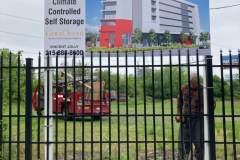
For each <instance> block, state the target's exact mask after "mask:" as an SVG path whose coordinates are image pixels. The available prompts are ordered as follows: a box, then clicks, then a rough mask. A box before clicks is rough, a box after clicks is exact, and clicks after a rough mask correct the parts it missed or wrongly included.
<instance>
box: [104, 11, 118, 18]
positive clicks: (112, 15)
mask: <svg viewBox="0 0 240 160" xmlns="http://www.w3.org/2000/svg"><path fill="white" fill-rule="evenodd" d="M103 19H116V12H114V11H113V12H112V11H111V12H105V13H104V14H103Z"/></svg>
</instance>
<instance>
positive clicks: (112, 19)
mask: <svg viewBox="0 0 240 160" xmlns="http://www.w3.org/2000/svg"><path fill="white" fill-rule="evenodd" d="M102 5H103V10H102V15H103V17H102V19H101V22H102V25H101V29H100V30H99V31H100V46H106V47H123V46H127V45H128V46H131V44H132V34H133V31H134V29H135V28H140V30H141V31H142V34H143V45H144V46H148V45H149V44H148V33H149V31H150V29H154V30H155V32H156V33H157V34H158V42H157V43H156V45H160V44H161V42H162V36H163V33H164V32H165V31H166V30H169V31H170V33H171V34H172V37H173V42H179V34H180V32H181V31H184V32H185V33H189V32H190V31H192V32H194V33H195V35H196V36H199V35H200V20H199V11H198V5H196V4H193V3H190V2H188V1H186V0H102ZM188 43H189V42H188Z"/></svg>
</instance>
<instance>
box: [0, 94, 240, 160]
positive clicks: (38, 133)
mask: <svg viewBox="0 0 240 160" xmlns="http://www.w3.org/2000/svg"><path fill="white" fill-rule="evenodd" d="M234 105H235V113H236V115H239V114H240V108H239V107H238V106H239V102H235V103H234ZM21 106H22V107H21V108H20V113H21V115H24V114H25V110H24V105H21ZM118 106H119V107H118ZM173 106H174V108H173V113H174V114H176V103H174V104H173ZM163 109H164V110H163ZM111 110H112V115H117V114H118V112H119V114H120V115H121V116H119V117H118V116H112V117H111V118H110V119H111V123H110V122H109V117H108V116H104V117H103V118H102V128H101V121H100V120H95V121H93V123H92V121H91V119H90V118H86V119H85V121H82V120H81V119H76V121H75V122H74V121H67V122H65V121H64V120H62V119H60V118H53V142H56V141H58V145H57V152H58V153H57V154H58V156H59V158H60V159H61V157H63V156H64V152H65V144H64V143H63V142H64V141H67V142H69V143H67V144H66V149H67V156H68V157H71V156H73V151H74V145H73V143H71V142H73V141H75V142H76V143H75V149H76V156H77V158H79V159H80V158H81V157H82V150H83V148H82V147H83V146H82V141H83V139H84V142H85V144H84V152H85V159H91V151H92V149H93V153H94V154H93V157H94V158H95V159H99V157H100V149H101V148H102V157H105V158H106V159H108V158H111V159H117V158H118V150H119V149H120V158H121V159H127V152H128V151H129V158H130V159H136V146H137V147H138V153H139V157H140V158H141V159H144V157H145V149H146V148H145V143H144V142H145V140H146V139H145V137H147V141H153V140H154V132H155V133H156V137H155V138H156V140H157V141H159V142H158V143H156V150H157V151H158V152H161V153H159V157H161V156H162V151H163V148H164V147H165V149H166V152H167V154H169V155H168V156H170V157H171V155H172V147H174V150H175V152H177V143H175V144H174V146H173V145H172V143H166V144H163V143H161V141H163V140H165V141H172V139H173V140H175V141H177V140H178V129H179V124H178V123H176V122H175V120H174V117H171V116H164V119H163V117H162V116H160V115H161V114H171V111H172V110H171V104H170V101H165V102H164V107H163V106H162V103H161V101H157V102H156V104H155V114H157V115H158V116H156V117H155V130H154V118H153V116H146V117H144V114H145V112H144V111H146V115H152V114H153V104H152V102H151V101H148V102H147V103H146V106H144V103H143V102H142V101H138V104H137V105H136V107H135V103H134V99H130V101H129V105H128V106H126V103H124V102H121V103H120V104H119V105H118V104H117V102H112V105H111ZM127 110H128V114H129V116H128V118H127V116H126V114H127ZM225 110H226V113H225V114H226V115H231V103H230V102H226V103H225ZM135 112H137V115H138V116H137V119H136V118H135ZM17 113H18V108H17V107H16V106H14V105H13V106H12V115H17ZM33 114H34V115H36V112H33ZM4 115H9V109H8V108H7V109H6V110H5V112H4ZM215 115H223V114H222V103H221V101H219V102H217V108H216V109H215ZM18 120H19V123H18ZM136 120H137V121H136ZM225 120H226V136H227V142H232V141H233V137H232V136H233V134H232V118H226V119H225ZM10 121H11V123H9V122H10ZM163 121H164V125H163V123H162V122H163ZM172 121H173V125H172ZM145 122H146V127H145ZM3 123H4V125H5V126H6V127H5V130H4V132H3V134H4V141H5V142H6V143H4V145H3V157H4V158H6V159H8V158H9V147H11V152H12V154H11V158H12V159H17V153H18V152H19V154H20V159H24V156H25V150H24V148H25V144H24V143H17V141H18V140H19V141H20V142H24V141H25V118H24V117H20V118H17V117H12V118H11V119H10V118H9V117H4V119H3ZM32 123H33V126H32V131H33V136H32V139H33V157H32V158H33V159H37V156H38V144H37V142H38V140H39V139H40V142H44V118H40V121H38V118H33V120H32ZM118 124H120V125H118ZM136 124H137V125H136ZM38 125H40V128H38ZM110 125H111V128H110ZM83 126H84V128H83ZM127 126H128V128H127ZM163 127H164V128H163ZM10 128H11V132H12V133H11V135H10V134H9V131H10ZM74 128H76V130H75V132H74ZM91 128H93V135H91V132H92V130H91ZM136 128H137V134H136ZM127 129H128V131H129V134H128V135H129V137H128V138H127ZM145 129H146V130H145ZM172 129H173V134H172ZM215 129H216V133H215V136H216V141H217V142H223V137H224V131H223V118H221V117H216V118H215ZM100 130H102V134H101V135H102V141H109V138H111V141H112V142H114V143H112V144H111V146H110V145H109V143H102V144H100V140H101V138H100V136H101V135H100ZM18 131H20V134H17V133H18ZM65 131H66V135H65ZM110 132H111V135H110V134H109V133H110ZM74 133H75V134H74ZM83 134H84V136H83ZM164 134H165V139H163V135H164ZM56 137H57V138H56ZM74 137H75V139H74ZM235 137H236V138H235V140H236V141H238V142H239V141H240V119H239V118H235ZM92 138H93V139H92ZM136 138H137V139H138V141H139V143H138V145H136V143H132V142H133V141H136ZM127 140H129V141H130V143H129V144H128V145H127V143H126V142H127ZM8 141H13V142H14V143H12V144H9V143H8ZM92 141H94V143H93V144H91V142H92ZM119 141H120V142H121V143H120V144H119V145H118V143H117V142H119ZM92 145H93V148H91V146H92ZM164 145H165V146H164ZM39 147H40V153H39V154H40V157H41V159H44V152H45V149H44V144H43V143H42V144H40V145H39ZM110 147H111V157H109V149H110ZM17 148H19V150H18V149H17ZM53 150H54V155H55V154H56V145H55V143H54V145H53ZM239 150H240V146H239V145H237V151H239ZM153 151H154V144H153V143H148V144H147V152H148V153H150V152H153ZM232 153H233V145H231V144H228V145H227V155H228V156H229V157H231V156H232ZM216 154H217V157H218V158H224V146H223V145H222V144H221V145H216ZM229 157H228V158H229ZM149 158H153V157H151V155H149Z"/></svg>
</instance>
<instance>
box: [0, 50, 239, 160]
mask: <svg viewBox="0 0 240 160" xmlns="http://www.w3.org/2000/svg"><path fill="white" fill-rule="evenodd" d="M173 55H174V56H173ZM215 57H219V59H216V58H215ZM229 57H232V56H231V53H230V54H229ZM229 59H230V60H229V62H230V63H229V64H223V61H222V60H223V57H222V53H221V54H219V55H214V57H212V56H202V55H199V52H198V50H197V51H196V52H194V53H190V51H189V50H188V51H187V52H186V54H185V55H184V56H183V54H182V53H181V51H180V50H179V51H178V53H177V54H173V53H172V51H169V53H167V54H165V53H163V51H152V52H147V51H145V52H141V53H139V52H134V53H127V52H125V53H110V52H109V53H101V52H100V53H89V54H88V56H85V57H84V58H82V57H80V58H78V57H75V56H74V57H73V58H67V57H66V56H65V57H63V58H61V57H55V58H52V59H51V58H49V57H47V58H45V59H44V61H45V65H43V64H42V62H43V60H42V57H41V54H39V55H38V62H36V60H33V59H26V61H25V60H22V59H21V53H18V54H14V53H11V52H9V51H8V50H4V51H3V52H2V53H1V57H0V60H1V64H0V65H1V70H0V71H1V72H0V122H1V123H0V153H1V157H2V159H178V158H180V159H181V158H182V159H183V158H184V154H182V155H179V154H178V152H182V153H186V154H188V155H189V158H191V159H193V158H194V156H197V154H198V153H201V152H197V153H195V148H196V146H195V145H198V146H200V148H204V150H205V155H204V154H203V153H201V154H200V157H199V158H200V159H204V156H205V157H208V158H209V159H237V158H239V157H238V156H239V155H240V119H239V118H240V105H239V104H240V85H239V84H240V81H239V72H240V71H239V68H240V65H239V63H236V64H235V63H233V62H232V59H231V58H229ZM219 60H220V61H219ZM239 60H240V54H238V62H239ZM213 62H214V64H212V63H213ZM190 72H196V73H197V82H198V83H197V87H196V90H195V91H192V90H191V85H190V84H191V83H190V82H191V77H190ZM225 72H228V73H229V75H230V79H229V80H228V81H227V80H225V79H224V73H225ZM233 75H236V77H237V76H238V77H237V78H236V79H235V78H233ZM44 77H45V78H46V79H44ZM201 83H203V85H204V87H203V90H201ZM185 84H187V85H185ZM183 85H185V86H186V88H187V90H186V92H184V90H183V88H182V86H183ZM37 86H38V89H35V88H36V87H37ZM43 88H44V89H43ZM51 92H52V93H51ZM193 92H194V93H196V95H195V94H193ZM203 92H204V93H203ZM201 93H203V96H201ZM120 95H121V96H120ZM178 95H179V96H178ZM43 96H44V97H45V98H44V100H43ZM194 96H195V99H196V100H197V101H196V102H195V104H193V101H192V99H194ZM204 96H205V98H204ZM204 100H205V101H204ZM203 101H204V102H203ZM214 101H216V109H214V106H215V105H214V103H215V102H214ZM43 103H45V105H43ZM185 103H188V111H189V110H190V111H191V110H194V109H195V110H194V112H185V109H186V108H184V106H185ZM201 103H204V113H202V112H203V111H201V107H196V106H201V105H202V104H201ZM178 105H179V106H180V107H181V108H180V113H179V112H177V106H178ZM41 106H45V110H43V108H41ZM52 112H53V114H52ZM177 116H180V121H181V122H180V123H177V122H176V121H175V117H177ZM203 119H204V121H203ZM188 121H189V122H188ZM194 121H196V122H198V123H199V125H197V126H195V125H194V123H193V122H194ZM186 128H187V129H189V130H191V131H192V132H189V135H187V137H188V138H187V139H184V138H181V137H182V135H185V134H187V133H186V130H187V129H186ZM194 128H195V130H194ZM193 130H194V131H193ZM203 130H204V131H205V133H203V132H201V131H203ZM196 135H200V136H199V137H198V138H196ZM186 146H189V147H186Z"/></svg>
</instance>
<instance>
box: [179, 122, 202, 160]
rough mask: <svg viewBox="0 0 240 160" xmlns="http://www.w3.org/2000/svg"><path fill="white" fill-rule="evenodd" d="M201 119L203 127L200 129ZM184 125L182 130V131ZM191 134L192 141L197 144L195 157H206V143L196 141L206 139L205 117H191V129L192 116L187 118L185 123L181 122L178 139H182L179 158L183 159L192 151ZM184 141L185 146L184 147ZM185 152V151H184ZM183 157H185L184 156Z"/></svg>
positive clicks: (199, 158) (199, 159)
mask: <svg viewBox="0 0 240 160" xmlns="http://www.w3.org/2000/svg"><path fill="white" fill-rule="evenodd" d="M200 121H201V129H200ZM181 127H182V131H181ZM181 132H183V136H181ZM190 135H191V136H192V141H193V143H194V145H195V157H196V159H197V160H203V158H204V148H203V147H204V143H203V142H195V141H200V137H201V141H203V140H204V139H203V138H204V121H203V118H200V119H199V118H192V119H191V129H190V118H186V120H185V123H181V125H180V128H179V134H178V140H179V141H181V142H179V143H178V159H179V160H182V159H184V157H186V156H187V155H189V152H190V151H191V148H190V143H191V142H190V141H191V138H190ZM182 141H183V148H182ZM182 152H183V153H182ZM182 157H183V158H182Z"/></svg>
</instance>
